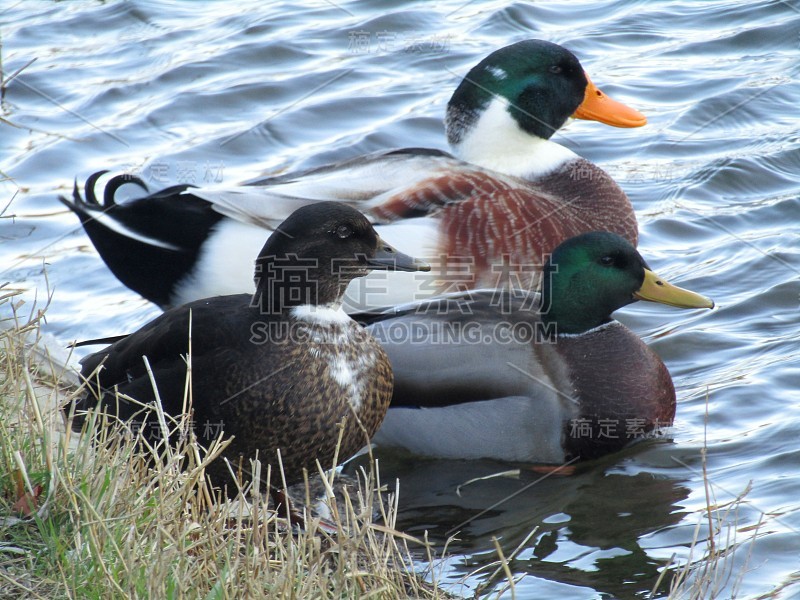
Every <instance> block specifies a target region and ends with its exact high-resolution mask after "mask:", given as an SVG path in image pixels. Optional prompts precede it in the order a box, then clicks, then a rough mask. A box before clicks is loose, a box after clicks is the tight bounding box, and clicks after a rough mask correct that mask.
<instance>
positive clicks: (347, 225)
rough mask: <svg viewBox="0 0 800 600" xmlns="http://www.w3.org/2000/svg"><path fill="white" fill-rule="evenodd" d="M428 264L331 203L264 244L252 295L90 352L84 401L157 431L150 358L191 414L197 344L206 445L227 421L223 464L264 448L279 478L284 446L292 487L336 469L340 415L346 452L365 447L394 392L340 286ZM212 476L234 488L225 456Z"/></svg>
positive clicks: (159, 379)
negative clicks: (150, 412)
mask: <svg viewBox="0 0 800 600" xmlns="http://www.w3.org/2000/svg"><path fill="white" fill-rule="evenodd" d="M424 268H427V266H426V265H424V264H422V263H419V262H417V261H415V260H413V259H411V258H410V257H408V256H406V255H404V254H401V253H398V252H396V251H395V250H394V249H393V248H391V247H390V246H388V245H387V244H386V243H385V242H383V241H382V240H381V239H380V238H379V237H378V236H377V234H376V233H375V231H374V229H373V228H372V226H371V225H370V223H369V221H367V219H366V218H365V217H364V216H363V215H361V214H360V213H359V212H358V211H356V210H355V209H354V208H351V207H348V206H346V205H343V204H340V203H336V202H326V203H320V204H314V205H309V206H305V207H303V208H301V209H298V210H297V211H296V212H295V213H294V214H292V215H291V216H290V217H289V218H288V219H287V220H286V221H285V222H284V223H283V224H282V225H281V226H280V227H279V228H278V229H277V230H276V231H275V232H274V233H273V234H272V235H271V236H270V238H269V240H267V243H266V244H265V245H264V248H263V250H262V251H261V253H260V254H259V256H258V259H257V261H256V280H257V284H256V292H255V294H254V295H252V296H250V295H247V294H239V295H233V296H220V297H215V298H209V299H205V300H198V301H196V302H193V303H190V304H186V305H183V306H180V307H178V308H174V309H172V310H169V311H167V312H165V313H164V314H163V315H161V316H160V317H158V318H157V319H155V320H153V321H151V322H150V323H148V324H147V325H145V326H144V327H142V328H141V329H139V330H138V331H137V332H135V333H133V334H131V335H129V336H127V337H124V338H122V339H121V340H120V341H117V342H116V343H114V344H112V345H111V346H109V347H108V348H106V349H104V350H102V351H100V352H97V353H96V354H92V355H90V356H88V357H86V358H85V359H84V360H83V361H82V362H83V368H82V373H81V374H82V376H83V378H84V379H85V380H86V382H87V384H88V385H89V387H90V390H91V391H90V392H89V394H88V395H87V396H86V397H85V398H83V400H82V401H81V402H79V403H78V406H77V408H79V409H85V408H89V407H92V406H96V405H98V404H100V405H101V406H102V409H103V410H106V411H108V412H112V413H115V414H117V416H119V417H120V418H121V419H123V420H126V421H131V422H133V424H134V426H135V427H136V429H140V428H141V427H147V429H143V430H142V431H143V433H144V434H145V435H146V436H147V437H150V438H155V439H158V438H160V428H158V426H157V423H155V424H152V423H143V422H142V419H143V418H144V417H145V416H146V415H145V414H144V411H142V410H141V406H142V403H148V402H152V401H153V400H154V392H153V389H152V383H151V381H150V378H149V376H148V374H147V371H146V366H145V362H144V361H143V359H142V357H147V360H148V361H149V365H150V368H151V369H152V372H153V377H154V379H155V382H156V384H157V386H158V392H159V396H160V398H161V402H162V405H163V407H164V410H165V412H166V413H167V414H169V415H172V416H177V415H180V414H181V413H182V412H183V410H184V399H185V386H186V377H187V369H186V356H187V354H189V353H190V350H189V349H190V348H191V365H192V380H191V395H190V397H191V399H192V402H193V404H192V407H191V409H192V410H193V412H194V415H193V419H192V423H193V424H194V427H195V430H196V435H197V437H198V439H200V440H201V442H203V443H204V444H208V443H210V442H211V441H212V439H208V433H209V431H213V436H212V437H216V435H218V429H219V427H221V429H222V431H224V434H225V437H230V436H232V437H233V441H232V443H231V444H230V445H229V446H228V447H227V449H226V450H225V452H224V454H223V457H224V458H226V459H228V460H229V461H231V462H232V463H234V464H236V465H238V464H239V463H240V461H241V463H242V465H243V466H244V467H245V468H247V467H249V459H251V458H255V457H256V454H258V457H259V458H260V459H261V461H262V462H263V463H265V466H266V464H271V465H272V466H273V473H277V470H276V469H277V465H278V463H277V461H276V452H277V451H278V450H280V451H281V459H282V463H283V467H284V470H285V473H286V477H287V480H288V482H289V483H291V482H292V481H296V480H298V479H302V476H303V475H302V470H303V469H304V468H314V464H315V460H319V461H320V463H321V464H322V465H326V464H327V465H330V464H331V461H332V459H333V457H334V452H335V449H336V444H337V441H338V439H339V424H340V423H344V427H345V429H344V433H343V435H342V444H341V447H340V449H339V458H340V459H342V460H344V459H346V458H348V457H350V456H351V455H352V454H354V453H355V452H356V451H357V450H358V449H359V448H361V447H362V446H363V445H364V444H365V443H366V442H367V441H368V439H369V436H371V435H372V434H373V433H374V432H375V431H376V430H377V428H378V426H379V425H380V422H381V420H382V419H383V416H384V414H385V412H386V409H387V408H388V405H389V400H390V398H391V393H392V371H391V367H390V364H389V361H388V360H387V358H386V354H385V353H384V352H383V350H382V349H381V347H380V346H379V345H378V343H377V342H376V341H375V340H373V339H372V337H371V336H370V335H369V334H368V333H367V332H366V331H365V330H364V329H363V328H361V327H359V326H358V325H357V324H356V323H355V322H354V321H353V320H352V319H350V318H349V317H348V316H347V315H346V314H345V313H344V312H343V311H342V309H341V300H342V292H343V290H344V287H345V286H346V284H347V283H349V281H350V280H352V279H353V278H355V277H361V276H364V275H366V273H367V272H368V271H370V270H373V269H399V270H414V269H424ZM190 332H191V342H190V340H189V334H190ZM98 369H99V370H98ZM123 394H124V396H122V395H123ZM126 396H127V397H130V398H135V399H136V400H138V402H133V401H129V400H126V399H125V397H126ZM77 416H78V421H77V425H80V423H81V422H82V420H83V419H82V417H81V415H80V414H79V415H77ZM151 419H152V417H151ZM209 424H211V425H212V427H209ZM218 426H219V427H218ZM265 472H266V471H265ZM208 473H209V475H210V476H211V479H212V481H213V482H214V483H215V484H216V485H220V486H223V485H225V484H226V483H228V482H229V479H228V475H227V473H228V468H227V466H226V465H225V464H224V462H223V461H222V460H216V461H214V462H213V463H212V464H211V465H210V467H209V469H208Z"/></svg>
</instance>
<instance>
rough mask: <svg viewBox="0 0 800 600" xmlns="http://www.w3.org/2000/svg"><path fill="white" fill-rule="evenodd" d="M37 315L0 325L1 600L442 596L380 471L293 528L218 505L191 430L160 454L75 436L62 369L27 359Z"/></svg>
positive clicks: (132, 440)
mask: <svg viewBox="0 0 800 600" xmlns="http://www.w3.org/2000/svg"><path fill="white" fill-rule="evenodd" d="M0 302H4V303H5V304H6V306H4V307H2V308H9V307H11V302H13V295H10V294H9V295H8V296H7V297H5V298H3V299H2V300H0ZM40 316H41V315H40V313H36V314H34V315H28V316H27V317H26V318H24V319H22V320H21V321H18V322H16V323H13V326H12V327H10V328H8V327H6V328H3V330H2V331H0V361H2V362H0V536H1V537H0V597H2V598H58V597H80V598H107V597H126V598H128V597H129V598H183V597H189V598H207V599H216V598H245V597H247V598H262V597H269V598H362V597H375V598H401V597H419V598H444V597H447V595H446V594H445V593H444V592H442V591H440V590H438V589H437V588H436V587H435V586H432V585H428V584H426V583H424V581H422V579H421V578H420V577H418V576H417V575H415V574H414V568H413V563H412V559H411V554H410V549H411V548H414V549H415V550H416V552H417V553H419V552H420V551H423V552H424V551H425V546H424V544H422V543H421V542H418V541H417V540H415V539H413V538H411V537H409V536H406V535H404V534H401V533H399V532H397V531H395V530H394V529H393V523H394V516H395V514H396V505H395V504H393V503H392V502H391V500H389V501H387V500H385V496H384V495H382V494H377V493H376V490H377V489H378V488H379V487H380V482H379V480H378V475H377V474H376V473H366V472H365V473H362V476H361V477H360V478H359V481H358V483H357V485H355V486H354V487H352V488H344V490H343V492H342V494H341V496H340V498H339V502H337V503H331V507H330V508H331V512H332V523H333V526H332V527H331V526H327V527H320V520H319V519H318V518H311V519H309V520H308V522H307V527H306V531H302V532H297V531H295V532H293V531H292V530H291V527H289V526H288V525H287V522H286V521H285V519H283V518H281V517H279V516H276V515H275V514H274V513H273V512H271V511H270V510H268V508H267V507H266V506H265V505H264V504H263V502H262V500H261V496H260V495H258V494H253V495H251V496H250V500H251V501H252V502H251V504H250V505H249V506H248V508H247V510H242V507H241V506H240V504H239V503H230V502H224V501H222V500H221V499H220V498H216V497H213V495H212V494H211V492H210V490H209V489H208V487H207V486H206V484H205V479H204V477H203V468H204V466H205V465H206V464H207V462H208V461H209V460H211V459H213V458H214V456H215V455H216V454H218V453H219V451H220V450H221V448H222V446H221V445H217V446H216V447H214V448H211V449H210V451H209V454H208V455H207V456H205V458H203V459H201V456H203V453H201V451H200V448H199V447H198V445H197V442H196V440H194V439H193V438H192V436H191V435H187V436H184V438H183V439H182V441H180V442H179V443H178V445H177V446H176V447H174V448H173V449H172V450H171V451H166V450H165V449H162V448H148V447H146V445H143V444H142V443H141V440H140V439H137V437H136V436H134V435H132V434H131V432H130V431H128V430H126V429H125V428H124V427H123V426H120V425H119V424H116V425H115V424H111V425H110V426H109V424H107V423H96V422H90V423H89V424H88V425H87V426H88V428H89V429H91V430H92V431H93V432H94V433H95V440H94V442H90V439H91V437H92V436H90V435H83V436H78V435H76V434H73V433H70V432H69V429H68V428H66V429H65V427H64V417H63V415H62V414H61V413H60V411H59V410H58V404H59V402H61V404H62V405H63V402H64V401H65V400H66V399H67V396H66V394H65V390H64V389H63V388H62V387H61V386H60V385H59V384H60V382H59V381H58V373H57V371H58V369H57V368H55V369H54V370H55V371H56V379H55V380H54V379H53V378H51V377H50V376H49V375H47V374H46V373H45V372H44V371H47V369H44V370H42V369H41V368H40V367H39V366H37V365H35V364H33V362H34V361H32V360H31V358H30V355H31V352H30V343H29V342H30V338H31V336H35V335H36V332H37V320H38V318H40ZM6 325H8V323H6ZM26 337H27V338H28V343H27V344H26ZM37 364H39V365H41V362H40V361H37ZM156 416H157V417H158V418H160V419H162V422H164V421H163V419H164V415H163V414H161V415H156ZM178 426H181V424H180V423H179V424H178ZM325 481H326V483H325V484H324V487H325V488H328V480H325ZM328 491H330V490H329V488H328ZM391 497H392V496H390V498H391ZM374 513H379V514H381V516H382V517H383V519H382V521H383V523H384V525H378V524H375V523H374V522H373V519H372V516H373V514H374ZM431 559H432V557H431ZM429 575H430V574H429Z"/></svg>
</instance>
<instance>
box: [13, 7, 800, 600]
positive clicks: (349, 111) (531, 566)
mask: <svg viewBox="0 0 800 600" xmlns="http://www.w3.org/2000/svg"><path fill="white" fill-rule="evenodd" d="M0 33H1V34H2V60H3V68H4V71H5V73H6V76H8V75H9V74H10V73H13V72H14V71H15V70H16V69H18V68H20V67H22V66H23V65H25V64H26V63H27V62H28V61H30V60H31V59H36V60H35V62H33V63H32V64H31V65H30V66H28V67H27V68H26V69H24V70H23V71H22V73H21V74H20V75H19V76H18V77H17V78H16V79H15V80H14V81H12V82H11V83H10V84H9V85H8V89H7V91H6V95H5V98H4V100H3V102H2V105H0V117H2V119H3V121H2V122H0V139H2V141H3V143H2V145H0V170H1V171H2V175H0V179H2V181H0V210H3V208H5V210H4V212H3V218H2V220H0V240H2V242H3V243H2V245H0V282H3V281H8V282H9V283H8V285H9V287H12V288H21V289H23V290H25V292H24V293H23V295H22V298H23V299H24V300H25V302H26V303H25V305H24V307H23V310H30V308H31V306H33V304H34V299H35V300H36V301H37V303H38V304H37V305H38V306H43V305H44V304H45V302H46V300H47V297H48V295H49V294H50V295H51V301H50V306H49V308H48V311H47V323H46V326H45V331H46V332H47V333H48V334H49V335H51V336H53V337H54V338H55V339H56V340H57V341H58V342H59V343H61V342H63V343H67V342H68V341H71V340H73V339H82V338H87V337H98V336H104V335H113V334H118V333H121V332H127V331H130V330H131V329H132V328H134V327H136V326H138V325H140V324H142V323H143V322H145V321H146V320H148V319H149V318H151V317H153V316H155V315H156V314H157V313H158V311H157V310H156V309H155V308H154V307H153V306H150V305H148V304H147V303H146V302H144V301H143V300H141V299H139V298H138V297H136V296H135V295H134V294H133V293H131V292H129V291H128V290H126V289H125V288H123V287H122V286H121V284H119V283H118V282H117V281H116V279H114V278H113V276H111V275H110V274H109V273H108V272H107V271H106V270H105V268H104V266H103V264H102V262H101V261H100V260H99V258H98V256H97V255H96V253H95V252H94V250H93V248H92V246H91V244H90V243H89V241H88V239H87V238H86V237H85V236H84V234H83V233H82V231H81V230H80V228H79V227H78V224H77V221H76V219H75V218H74V217H73V216H72V215H70V214H67V213H66V211H65V210H64V209H63V208H62V205H61V204H59V203H58V202H57V200H56V197H57V195H59V194H67V193H69V191H70V189H71V186H72V182H73V179H74V178H75V177H76V176H77V177H78V179H79V180H80V181H82V180H83V179H84V178H85V177H86V176H87V175H88V174H90V173H91V172H93V171H95V170H98V169H102V168H114V169H126V170H128V171H130V172H134V173H137V174H139V175H140V176H141V177H143V178H144V179H145V180H146V181H147V182H148V184H149V185H151V186H152V187H154V188H158V187H161V186H165V185H168V184H172V183H176V182H190V183H198V184H201V183H230V184H233V183H235V182H237V181H240V180H243V179H247V178H250V177H252V176H255V175H257V174H259V173H262V172H266V173H278V172H282V171H285V170H288V169H296V168H301V167H308V166H313V165H319V164H323V163H325V162H329V161H331V160H335V159H341V158H345V157H349V156H353V155H356V154H361V153H365V152H369V151H373V150H379V149H384V148H390V147H400V146H408V145H414V146H430V147H435V148H444V147H445V146H444V132H443V126H442V123H441V119H442V116H443V114H444V108H445V104H446V102H447V99H448V98H449V96H450V94H451V92H452V90H453V89H454V87H455V85H456V84H457V83H458V81H459V80H460V77H461V76H463V74H464V73H465V72H466V71H467V70H468V68H469V67H470V66H472V65H473V64H474V63H476V62H477V61H478V60H479V59H480V58H482V57H483V56H485V55H486V54H488V53H489V52H490V51H492V50H494V49H496V48H498V47H501V46H504V45H506V44H508V43H511V42H513V41H517V40H520V39H525V38H529V37H541V38H545V39H548V40H551V41H554V42H557V43H560V44H562V45H564V46H566V47H568V48H570V49H571V50H572V51H574V52H575V53H576V54H577V55H578V56H579V58H580V59H581V61H582V63H583V65H584V66H585V68H586V69H587V71H588V72H589V73H590V75H591V76H592V79H593V80H594V81H595V83H596V84H597V85H598V86H599V87H601V89H603V90H605V91H606V92H607V93H609V94H610V95H611V96H612V97H615V98H618V99H620V100H622V101H624V102H626V103H629V104H630V105H632V106H635V107H636V108H638V109H640V110H642V111H643V112H644V113H645V114H646V115H647V116H648V118H649V124H648V125H647V126H646V127H644V128H641V129H632V130H619V129H612V128H609V127H605V126H602V125H600V124H597V123H589V122H574V123H572V124H571V125H570V126H569V127H568V128H567V129H566V130H565V131H563V132H562V133H560V134H558V136H557V139H558V140H559V141H560V143H562V144H563V145H565V146H568V147H570V148H572V149H573V150H575V151H576V152H578V153H579V154H581V155H582V156H584V157H586V158H588V159H590V160H592V161H594V162H596V163H597V164H599V165H601V166H602V167H603V168H605V169H606V170H607V171H608V172H609V173H610V174H611V175H612V176H613V177H614V178H615V179H616V180H617V181H618V182H619V183H620V185H621V186H622V187H623V188H624V189H625V190H626V191H627V193H628V194H629V196H630V197H631V200H632V201H633V203H634V206H635V208H636V211H637V214H638V216H639V221H640V226H641V230H642V235H641V241H640V250H641V252H642V254H643V255H644V256H645V257H646V258H647V260H648V261H649V263H650V265H651V266H652V267H653V269H654V270H655V271H656V272H658V273H659V274H662V275H664V276H665V277H667V278H668V279H670V280H671V281H674V282H676V283H679V284H680V285H682V286H684V287H688V288H690V289H693V290H696V291H698V292H700V293H703V294H705V295H708V296H711V297H713V298H714V299H715V300H716V301H717V303H718V308H717V309H715V310H714V311H711V312H703V311H676V310H673V309H670V308H668V307H662V306H645V305H644V304H641V303H640V304H638V305H633V306H631V307H627V308H625V309H624V310H622V311H620V312H619V314H618V317H619V319H620V320H622V321H624V322H625V323H626V324H628V325H629V326H630V327H631V328H633V329H634V330H635V331H636V332H637V333H639V334H640V335H641V336H642V337H643V338H644V339H645V340H646V341H647V342H648V343H649V344H650V345H651V346H652V347H653V348H654V349H655V350H656V351H657V352H658V353H659V354H660V355H661V356H662V357H663V359H664V361H665V362H666V364H667V365H668V367H669V369H670V371H671V372H672V374H673V378H674V380H675V384H676V388H677V392H678V412H677V417H676V423H675V427H674V429H673V430H672V431H671V435H670V436H669V437H668V438H666V439H663V440H657V441H651V442H648V443H646V444H642V445H640V446H638V447H635V448H632V449H630V450H627V451H625V452H623V453H621V454H619V455H615V456H612V457H608V458H606V459H604V460H603V461H598V462H597V463H593V464H589V465H586V466H585V467H583V468H581V469H580V470H578V472H576V473H575V474H573V475H569V476H551V477H548V478H545V479H543V480H541V481H538V478H539V477H540V474H535V473H526V474H523V475H522V477H521V478H519V479H514V478H494V479H489V480H485V481H479V482H474V483H471V484H469V485H467V486H465V487H463V488H462V489H461V495H460V496H459V495H457V494H456V493H455V489H456V487H457V486H458V485H459V484H464V483H465V482H467V481H469V480H471V479H473V478H475V477H478V476H482V475H486V474H489V473H493V472H497V471H500V470H502V469H504V468H505V466H504V465H496V464H485V463H461V462H455V463H440V462H436V461H425V462H418V461H417V462H413V461H412V462H409V461H404V460H400V459H397V458H392V457H387V458H386V459H384V460H383V461H382V466H383V470H382V472H383V475H384V478H387V477H391V476H394V475H399V476H400V477H401V482H402V483H401V509H402V514H401V519H400V523H401V525H402V526H403V527H404V528H405V529H407V530H409V531H411V532H412V533H416V534H420V535H421V534H422V532H423V531H424V530H428V531H430V532H431V539H432V540H433V541H435V542H437V543H439V544H441V543H443V541H444V539H445V538H446V536H447V535H448V532H449V531H450V530H451V529H453V528H456V529H457V530H458V531H459V534H458V540H457V541H455V542H453V543H452V544H451V546H450V548H449V554H448V558H447V559H445V560H444V561H442V562H440V563H437V565H436V567H437V571H436V572H437V576H438V578H439V581H440V582H441V583H442V584H443V585H445V586H447V587H448V589H451V590H452V591H455V592H457V593H463V594H466V595H471V594H472V593H473V592H474V590H475V589H476V587H477V586H479V585H481V584H482V583H486V582H487V581H488V580H489V575H490V574H491V573H492V572H493V571H494V567H487V568H485V569H483V570H481V571H479V572H478V573H477V574H474V575H471V576H468V575H467V574H469V573H471V572H473V571H474V570H475V569H476V568H478V567H480V566H481V565H489V564H491V562H492V561H493V560H495V559H496V558H497V554H496V551H495V548H494V542H493V538H497V540H498V543H499V544H500V546H501V547H502V549H503V552H504V554H506V555H509V554H511V553H512V552H513V551H514V549H515V548H517V546H518V545H520V544H521V543H522V542H523V540H525V537H526V536H527V535H528V534H530V533H531V532H533V534H532V536H531V537H530V539H528V540H527V541H526V542H525V543H524V544H522V547H521V549H520V551H519V553H518V555H517V557H516V559H515V560H514V561H513V562H512V564H511V567H512V569H513V572H514V573H515V575H517V576H522V575H524V577H523V578H522V579H521V581H519V582H518V583H517V584H516V592H517V597H520V598H552V597H557V596H561V597H566V598H600V597H602V598H634V597H635V598H639V597H641V598H644V597H647V594H648V593H649V591H650V590H651V589H652V588H653V586H654V585H655V583H656V580H657V578H658V575H659V573H660V570H661V569H662V568H663V567H664V565H666V563H667V562H668V560H669V559H670V557H671V556H673V555H674V556H675V558H676V560H677V561H678V562H679V563H683V562H685V561H687V560H690V559H691V560H697V559H699V558H702V556H703V552H704V550H705V544H704V542H703V541H702V540H704V539H705V538H706V537H707V535H708V529H707V525H706V526H705V527H701V529H700V531H699V534H698V535H699V538H700V540H701V542H700V544H699V546H698V548H696V549H695V551H694V553H693V554H692V555H691V556H690V552H689V546H690V544H691V542H692V539H693V538H694V536H695V527H696V525H697V524H698V523H700V524H704V523H707V519H706V514H705V507H706V492H705V488H704V485H703V477H702V472H701V468H702V461H701V450H702V449H703V447H704V445H705V446H706V447H707V470H708V476H709V480H710V484H711V485H710V490H711V493H712V494H713V498H712V500H711V502H712V504H714V505H716V506H717V507H718V510H715V511H714V512H713V515H712V516H713V517H714V518H719V519H721V532H720V533H719V534H718V536H717V544H720V545H721V546H722V547H728V548H729V549H730V550H731V551H734V552H733V554H732V556H731V558H730V559H729V563H728V568H729V569H730V570H731V574H730V577H729V578H728V579H727V580H724V581H722V582H721V583H720V586H721V587H722V590H723V591H722V592H721V593H720V595H719V596H718V597H721V598H725V597H731V596H732V595H733V594H734V592H735V593H736V594H737V596H736V597H738V598H758V597H762V596H763V595H765V594H770V593H772V594H773V595H772V596H770V597H775V598H793V597H800V583H799V582H800V441H799V440H800V343H798V331H799V330H800V327H799V325H800V310H799V309H800V279H799V278H798V274H799V273H800V240H799V239H798V230H800V226H799V225H798V217H799V216H800V198H798V195H799V193H800V150H799V149H798V125H799V124H800V118H799V116H800V115H799V113H798V110H797V98H798V97H800V77H798V71H800V67H798V53H799V52H800V3H798V2H796V1H794V0H787V1H783V2H781V1H775V0H770V1H766V0H758V1H747V2H745V1H742V2H734V1H730V0H729V1H716V0H708V1H704V0H693V1H689V0H683V1H680V0H662V1H648V2H645V1H630V0H617V1H612V0H602V1H573V2H569V3H567V2H546V1H537V2H531V3H523V2H508V1H499V0H498V1H495V2H464V1H440V2H436V3H430V2H422V1H418V2H378V1H377V0H368V1H362V2H326V1H323V0H318V1H317V0H306V1H305V2H293V3H288V2H287V3H281V2H268V3H241V2H237V3H227V2H206V3H195V2H188V1H186V2H154V1H153V2H146V1H139V0H137V1H132V2H105V3H104V2H84V1H75V2H61V3H51V2H44V1H33V2H20V3H13V2H10V1H9V2H4V3H3V4H2V6H0ZM706 414H707V417H706ZM748 486H751V488H750V491H749V493H747V495H746V496H745V498H744V501H743V502H741V503H740V504H739V505H738V510H736V511H735V512H733V511H732V512H730V513H726V512H725V511H726V505H727V504H728V503H730V502H732V501H733V500H735V499H736V498H737V496H738V495H739V494H741V493H742V492H743V491H744V490H745V489H746V488H747V487H748ZM523 488H525V489H524V491H522V492H521V493H520V494H519V495H517V496H516V497H515V498H513V499H512V500H510V501H508V502H506V503H505V504H502V505H501V506H499V507H497V508H494V509H492V510H490V511H488V512H486V513H484V514H479V513H480V511H482V510H483V509H486V508H488V507H490V506H491V505H492V504H493V503H494V502H496V501H498V500H501V499H503V498H505V497H507V496H509V495H510V494H512V493H513V492H516V491H519V490H522V489H523ZM757 524H759V525H758V527H757V529H756V528H755V526H756V525H757ZM421 566H423V565H421ZM667 579H669V578H667ZM503 585H504V578H503V577H502V576H501V577H499V578H497V579H495V580H491V581H489V583H488V587H487V588H483V591H484V592H485V593H488V592H492V591H498V590H500V589H502V586H503ZM665 593H666V588H665V586H663V585H662V586H661V588H659V591H658V592H657V596H663V595H664V594H665ZM507 594H508V593H507Z"/></svg>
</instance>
